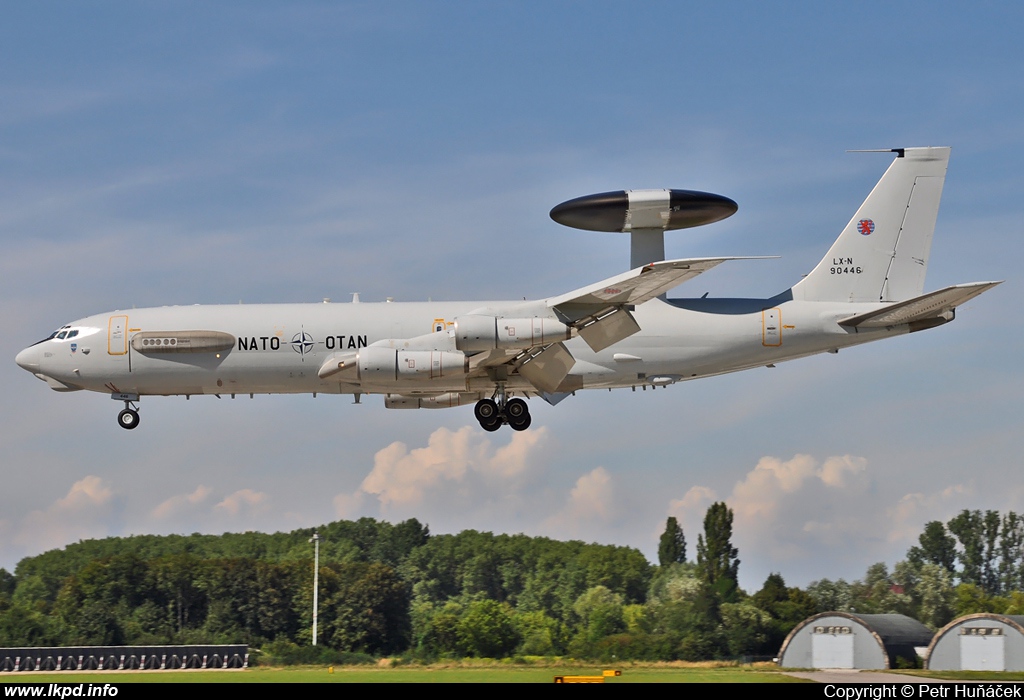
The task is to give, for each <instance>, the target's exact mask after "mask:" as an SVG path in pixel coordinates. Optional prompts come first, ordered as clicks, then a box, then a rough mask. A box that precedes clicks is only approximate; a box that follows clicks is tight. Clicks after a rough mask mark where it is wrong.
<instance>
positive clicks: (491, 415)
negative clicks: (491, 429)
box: [473, 399, 501, 430]
mask: <svg viewBox="0 0 1024 700" xmlns="http://www.w3.org/2000/svg"><path fill="white" fill-rule="evenodd" d="M473 413H474V414H475V415H476V419H477V420H478V421H480V424H481V425H483V424H484V423H489V422H491V420H493V419H495V418H497V419H498V426H499V427H500V426H501V417H500V416H501V414H500V413H498V404H496V403H495V402H494V401H493V400H491V399H480V400H479V401H477V402H476V406H474V407H473ZM495 430H497V428H495Z"/></svg>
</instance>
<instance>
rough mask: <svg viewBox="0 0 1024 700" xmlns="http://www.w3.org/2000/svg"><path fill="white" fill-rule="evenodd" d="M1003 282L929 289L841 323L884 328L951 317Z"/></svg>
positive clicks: (851, 325) (860, 326)
mask: <svg viewBox="0 0 1024 700" xmlns="http://www.w3.org/2000/svg"><path fill="white" fill-rule="evenodd" d="M999 284H1002V282H972V283H970V284H957V285H954V286H952V287H946V288H945V289H940V290H939V291H937V292H929V293H928V294H923V295H921V296H919V297H914V298H913V299H908V300H906V301H900V302H897V303H895V304H890V305H889V306H886V307H884V308H881V309H878V310H876V311H869V312H867V313H864V314H858V315H856V316H851V317H849V318H845V319H843V320H842V321H840V322H839V325H841V326H849V327H851V328H884V327H886V326H900V325H903V324H904V323H914V322H917V321H928V320H931V319H944V320H950V319H952V311H953V309H955V308H956V307H957V306H959V305H960V304H963V303H966V302H968V301H970V300H971V299H973V298H974V297H976V296H978V295H979V294H982V293H983V292H987V291H988V290H990V289H992V288H993V287H995V286H996V285H999Z"/></svg>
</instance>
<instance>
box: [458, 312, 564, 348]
mask: <svg viewBox="0 0 1024 700" xmlns="http://www.w3.org/2000/svg"><path fill="white" fill-rule="evenodd" d="M571 337H572V329H571V328H569V326H567V325H565V324H564V323H562V322H561V321H558V320H557V319H553V318H536V317H535V318H497V317H495V316H484V315H482V314H469V315H466V316H458V317H456V319H455V347H457V348H458V349H459V350H462V351H463V352H484V351H487V350H494V349H495V348H499V349H502V350H527V349H529V348H533V347H537V346H539V345H549V344H551V343H557V342H559V341H561V340H569V338H571Z"/></svg>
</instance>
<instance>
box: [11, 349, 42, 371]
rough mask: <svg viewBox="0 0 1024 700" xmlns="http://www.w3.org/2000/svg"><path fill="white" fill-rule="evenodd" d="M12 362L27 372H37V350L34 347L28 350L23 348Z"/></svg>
mask: <svg viewBox="0 0 1024 700" xmlns="http://www.w3.org/2000/svg"><path fill="white" fill-rule="evenodd" d="M14 361H15V362H17V363H18V367H21V368H22V369H24V370H28V371H29V372H33V373H35V372H38V371H39V349H38V348H36V347H35V346H34V345H33V346H32V347H30V348H25V349H24V350H22V351H21V352H19V353H18V356H17V357H15V358H14Z"/></svg>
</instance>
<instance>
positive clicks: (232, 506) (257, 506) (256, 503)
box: [214, 489, 268, 517]
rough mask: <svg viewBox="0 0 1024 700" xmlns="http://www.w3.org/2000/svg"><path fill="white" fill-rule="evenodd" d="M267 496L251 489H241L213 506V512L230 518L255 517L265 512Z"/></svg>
mask: <svg viewBox="0 0 1024 700" xmlns="http://www.w3.org/2000/svg"><path fill="white" fill-rule="evenodd" d="M267 500H268V497H267V494H265V493H262V492H260V491H253V490H252V489H241V490H239V491H235V492H234V493H232V494H229V495H228V496H226V497H225V498H224V500H223V501H221V502H220V503H218V504H217V505H216V506H214V509H215V510H218V511H220V512H222V513H227V514H228V515H230V516H231V517H238V516H239V515H241V516H249V515H257V514H260V513H264V512H266V511H267V506H268V503H267Z"/></svg>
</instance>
